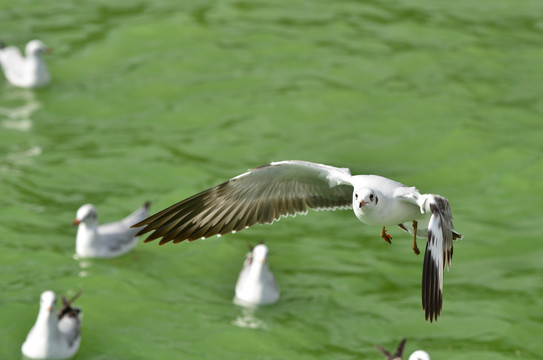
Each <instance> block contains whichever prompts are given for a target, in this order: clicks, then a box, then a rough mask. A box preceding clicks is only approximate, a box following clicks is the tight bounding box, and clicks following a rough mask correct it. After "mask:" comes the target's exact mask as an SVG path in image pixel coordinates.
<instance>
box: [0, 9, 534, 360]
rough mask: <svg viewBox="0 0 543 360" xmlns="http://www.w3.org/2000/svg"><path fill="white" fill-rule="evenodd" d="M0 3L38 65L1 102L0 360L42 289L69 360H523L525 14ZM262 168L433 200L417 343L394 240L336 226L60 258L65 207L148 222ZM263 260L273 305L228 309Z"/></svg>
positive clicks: (16, 40)
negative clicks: (78, 326)
mask: <svg viewBox="0 0 543 360" xmlns="http://www.w3.org/2000/svg"><path fill="white" fill-rule="evenodd" d="M0 5H1V8H2V11H0V34H1V37H2V40H3V41H4V42H6V43H9V44H15V45H18V46H22V45H24V43H26V41H28V40H30V39H32V38H40V39H41V40H43V41H44V42H46V43H47V44H48V45H50V46H51V47H53V48H54V53H53V54H52V55H50V56H49V57H48V59H47V60H48V64H49V66H50V70H51V73H52V76H53V82H52V83H51V85H50V86H48V87H47V88H45V89H41V90H36V91H33V90H23V89H16V88H14V87H12V86H9V85H7V84H6V83H5V82H4V81H3V82H1V83H0V234H1V236H0V247H1V251H0V264H1V271H0V321H1V324H2V327H1V329H0V358H2V359H15V358H20V346H21V344H22V342H23V341H24V338H25V336H26V333H27V331H28V330H29V329H30V327H31V326H32V324H33V322H34V320H35V316H36V313H37V309H38V298H39V294H40V293H41V292H42V291H43V290H46V289H51V290H54V291H56V292H62V293H67V294H68V295H71V294H74V293H76V292H77V291H79V290H82V291H83V295H82V296H81V297H80V298H79V299H78V300H77V303H78V304H79V305H80V306H81V307H82V308H83V311H84V313H85V315H84V320H83V329H82V331H83V341H82V344H81V349H80V351H79V353H78V355H77V356H76V358H77V359H96V360H98V359H99V360H105V359H170V358H185V359H236V360H238V359H266V360H267V359H327V360H330V359H333V360H336V359H338V360H339V359H378V358H381V356H380V354H379V353H378V352H377V350H376V349H375V348H374V347H373V344H381V345H383V346H384V347H386V348H390V349H392V348H395V346H396V344H397V343H398V342H399V341H400V339H401V338H403V337H407V338H408V339H409V340H408V342H407V346H406V352H407V353H411V352H412V351H414V350H415V349H418V348H423V349H426V350H427V351H428V352H429V353H430V354H431V356H432V358H435V359H492V360H496V359H498V360H499V359H512V358H518V359H536V358H541V355H540V354H541V353H542V352H543V346H542V345H541V341H540V337H541V333H543V326H542V321H543V317H542V313H541V308H542V306H543V302H542V300H541V298H542V297H543V286H542V284H543V282H542V275H543V265H542V262H541V258H542V257H543V244H542V237H543V232H542V230H541V226H540V222H541V213H542V207H543V206H542V205H541V203H542V202H541V200H542V197H541V194H542V190H543V160H542V156H541V154H542V149H543V142H542V141H541V139H543V125H542V120H541V118H542V116H543V102H542V101H541V93H542V92H543V85H542V84H543V71H542V70H541V69H542V67H541V64H542V63H543V40H542V39H543V22H542V19H541V16H540V14H541V13H542V10H543V9H542V8H543V5H542V4H540V3H539V2H523V3H519V4H516V3H511V2H509V1H493V2H480V3H473V2H472V1H460V2H455V3H447V4H445V3H442V4H437V3H435V2H432V1H417V2H411V1H410V2H403V3H401V4H400V3H394V2H387V1H371V2H359V1H336V2H333V3H332V2H324V1H303V0H302V1H295V2H292V1H277V0H274V1H269V0H261V1H242V0H236V1H220V2H219V1H204V2H203V1H184V2H182V3H179V2H178V1H167V0H158V1H157V0H155V1H139V2H129V1H124V2H123V1H116V2H105V1H102V2H99V1H80V2H77V3H73V4H70V3H64V2H54V1H40V2H27V1H23V2H13V1H5V0H0ZM284 159H303V160H309V161H315V162H320V163H327V164H331V165H336V166H341V167H349V168H350V169H351V170H352V172H353V173H374V174H380V175H383V176H387V177H390V178H393V179H395V180H398V181H401V182H403V183H405V184H408V185H414V186H417V187H418V188H419V190H421V191H422V192H429V193H439V194H442V195H444V196H446V197H447V198H448V199H449V200H450V202H451V206H452V210H453V214H454V216H455V221H454V223H455V226H456V228H457V230H458V231H460V232H461V233H463V234H464V240H461V241H459V242H457V243H456V244H455V250H454V258H453V264H452V267H451V270H450V271H449V272H448V273H446V274H445V288H444V297H445V299H444V305H443V312H442V316H441V317H440V318H439V320H438V322H437V323H435V324H430V323H427V322H425V321H424V313H423V311H422V309H421V305H420V282H421V279H420V278H421V268H422V256H418V257H417V256H415V255H414V254H413V252H412V250H411V238H410V237H409V236H408V235H407V234H405V233H403V232H401V231H400V230H399V229H391V230H390V233H391V235H392V236H393V237H394V239H393V243H392V245H388V244H386V243H385V242H384V241H383V240H382V239H381V238H380V237H379V231H380V229H378V228H375V227H370V226H365V225H363V224H361V223H360V222H358V220H357V219H356V218H355V217H354V215H353V214H352V213H351V212H349V211H341V212H340V211H337V212H310V213H309V214H308V216H298V217H296V218H289V219H284V220H281V221H280V222H278V223H275V224H274V225H273V226H257V227H254V228H252V229H250V230H247V231H243V232H240V233H238V234H235V235H227V236H223V237H221V238H220V239H218V238H211V239H208V240H205V241H196V242H194V243H190V244H186V243H185V244H179V245H175V246H174V245H166V246H163V247H158V246H157V245H156V244H155V243H149V244H139V245H138V247H137V248H136V250H135V251H134V252H132V253H130V254H128V255H126V256H123V257H121V258H117V259H111V260H107V261H106V260H85V261H83V260H74V259H73V252H74V241H75V229H74V228H73V227H71V222H72V220H73V218H74V217H75V212H76V210H77V208H78V207H79V206H80V205H82V204H84V203H87V202H91V203H93V204H95V206H96V207H97V209H98V211H99V216H100V219H101V220H102V221H109V220H114V219H117V218H120V217H122V216H124V215H125V214H127V213H129V212H131V211H132V210H133V209H136V208H137V207H139V206H140V205H141V204H142V203H143V202H145V201H147V200H151V201H152V202H153V205H152V210H155V211H158V210H160V209H162V208H164V207H166V206H168V205H170V204H172V203H174V202H176V201H179V200H181V199H183V198H185V197H187V196H190V195H192V194H194V193H196V192H198V191H201V190H204V189H206V188H207V187H210V186H213V185H215V184H218V183H220V182H222V181H224V180H226V179H228V178H231V177H233V176H235V175H238V174H240V173H241V172H243V171H245V170H246V169H247V168H250V167H254V166H258V165H262V164H265V163H268V162H270V161H277V160H284ZM262 239H265V240H266V242H267V244H268V246H269V248H270V250H271V254H270V260H269V261H270V266H271V268H272V270H273V271H274V273H275V276H276V278H277V280H278V283H279V286H280V288H281V291H282V297H281V299H280V301H279V303H278V304H276V305H274V306H270V307H265V308H259V309H257V310H256V311H254V312H249V311H247V310H245V309H242V308H240V307H237V306H235V305H234V304H232V298H233V295H234V294H233V291H234V284H235V281H236V277H237V274H238V272H239V270H240V268H241V264H242V262H243V259H244V256H245V252H246V244H247V243H248V242H252V243H256V242H258V241H260V240H262ZM422 244H424V242H422ZM419 246H420V244H419Z"/></svg>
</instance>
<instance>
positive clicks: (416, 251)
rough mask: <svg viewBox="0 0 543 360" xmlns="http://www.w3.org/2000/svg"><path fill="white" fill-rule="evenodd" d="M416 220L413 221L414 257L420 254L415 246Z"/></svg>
mask: <svg viewBox="0 0 543 360" xmlns="http://www.w3.org/2000/svg"><path fill="white" fill-rule="evenodd" d="M417 226H418V223H417V220H413V252H414V253H415V254H416V255H419V254H420V250H419V247H418V246H417Z"/></svg>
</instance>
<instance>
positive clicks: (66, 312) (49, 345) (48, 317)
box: [21, 290, 82, 359]
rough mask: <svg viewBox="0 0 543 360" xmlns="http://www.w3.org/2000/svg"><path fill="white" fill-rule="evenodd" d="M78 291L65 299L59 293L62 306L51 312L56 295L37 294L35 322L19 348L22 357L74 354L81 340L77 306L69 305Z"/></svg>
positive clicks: (62, 357)
mask: <svg viewBox="0 0 543 360" xmlns="http://www.w3.org/2000/svg"><path fill="white" fill-rule="evenodd" d="M78 296H79V293H78V294H77V295H76V296H74V298H72V299H71V300H70V301H68V300H67V299H66V298H65V297H64V296H62V302H63V307H62V308H61V309H60V310H59V311H58V312H55V309H56V305H57V298H56V295H55V293H54V292H53V291H50V290H48V291H44V292H43V293H42V294H41V297H40V311H39V313H38V318H37V319H36V323H35V324H34V326H33V327H32V329H31V330H30V332H29V333H28V335H27V337H26V340H25V342H24V343H23V345H22V347H21V351H22V353H23V355H24V356H26V357H28V358H32V359H68V358H71V357H72V356H74V355H75V353H76V352H77V350H78V349H79V344H80V343H81V333H80V325H81V315H82V312H81V309H79V308H75V307H72V306H71V303H72V302H73V301H74V300H75V299H76V298H77V297H78Z"/></svg>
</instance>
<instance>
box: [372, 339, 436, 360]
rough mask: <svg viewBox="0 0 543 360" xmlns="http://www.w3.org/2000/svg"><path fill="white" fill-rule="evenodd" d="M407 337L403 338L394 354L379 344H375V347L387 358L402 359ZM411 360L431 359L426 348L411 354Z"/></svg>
mask: <svg viewBox="0 0 543 360" xmlns="http://www.w3.org/2000/svg"><path fill="white" fill-rule="evenodd" d="M406 341H407V339H402V341H400V343H399V344H398V347H397V348H396V352H395V353H394V354H391V353H390V352H389V351H387V350H386V349H383V348H382V347H381V346H379V345H375V347H376V348H377V349H378V350H379V351H380V352H381V353H382V354H383V355H385V356H386V357H387V360H402V359H403V350H404V347H405V342H406ZM409 360H430V355H428V353H427V352H426V351H424V350H417V351H415V352H414V353H412V354H411V355H410V356H409Z"/></svg>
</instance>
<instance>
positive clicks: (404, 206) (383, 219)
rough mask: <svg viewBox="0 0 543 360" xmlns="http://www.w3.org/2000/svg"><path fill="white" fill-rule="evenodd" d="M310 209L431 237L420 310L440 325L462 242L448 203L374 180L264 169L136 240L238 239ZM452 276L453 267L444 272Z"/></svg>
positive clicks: (208, 194)
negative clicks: (347, 212) (446, 283)
mask: <svg viewBox="0 0 543 360" xmlns="http://www.w3.org/2000/svg"><path fill="white" fill-rule="evenodd" d="M308 208H312V209H316V210H319V209H325V210H334V209H352V210H353V211H354V213H355V215H356V217H357V218H358V219H359V220H360V221H362V222H364V223H366V224H368V225H378V226H380V227H382V230H381V237H382V238H383V239H384V240H385V241H387V242H388V243H390V242H391V241H390V240H391V239H392V237H391V236H390V235H389V234H388V233H387V232H386V228H385V227H386V226H389V225H398V226H399V227H400V228H401V229H402V230H405V231H407V232H409V233H410V234H412V235H413V251H414V252H415V253H416V254H418V253H419V249H418V247H417V237H427V238H428V242H427V244H426V254H425V256H424V265H423V274H422V307H423V309H424V310H425V315H426V320H428V319H430V322H432V321H433V320H437V317H438V316H439V314H440V312H441V307H442V303H443V270H444V268H445V264H447V265H448V266H449V265H450V262H451V259H452V254H453V244H452V241H453V240H456V239H459V238H461V237H462V235H460V234H459V233H457V232H456V231H455V230H454V228H453V224H452V215H451V211H450V208H449V202H448V201H447V199H445V198H444V197H442V196H439V195H432V194H421V193H419V191H418V190H417V189H416V188H415V187H408V186H406V185H403V184H401V183H399V182H397V181H394V180H390V179H387V178H385V177H382V176H377V175H355V176H353V175H351V172H350V170H349V169H346V168H336V167H333V166H329V165H322V164H316V163H311V162H306V161H297V160H290V161H281V162H274V163H271V164H268V165H263V166H260V167H257V168H254V169H251V170H249V171H248V172H246V173H243V174H241V175H238V176H236V177H234V178H232V179H230V180H228V181H226V182H224V183H222V184H220V185H217V186H215V187H213V188H211V189H208V190H205V191H203V192H201V193H199V194H196V195H194V196H191V197H190V198H188V199H185V200H183V201H181V202H179V203H177V204H175V205H172V206H170V207H169V208H167V209H164V210H162V211H160V212H158V213H157V214H155V215H153V216H151V217H149V218H147V219H145V220H143V221H141V222H139V223H137V224H136V225H134V227H140V226H145V225H147V226H146V227H145V228H144V229H142V230H140V231H139V233H138V235H141V234H145V233H148V232H150V231H153V230H154V232H153V233H152V234H151V235H150V236H149V237H148V238H147V239H146V240H145V242H149V241H152V240H155V239H158V238H162V240H161V241H160V245H162V244H165V243H167V242H169V241H172V242H173V243H174V244H176V243H179V242H181V241H183V240H188V241H192V240H196V239H199V238H207V237H209V236H212V235H223V234H227V233H229V232H235V231H240V230H243V229H245V228H248V227H250V226H252V225H254V224H256V223H259V224H270V223H273V222H274V221H275V220H278V219H280V218H281V217H283V216H288V215H291V216H294V215H296V214H297V213H306V212H307V209H308ZM447 269H448V267H447Z"/></svg>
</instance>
